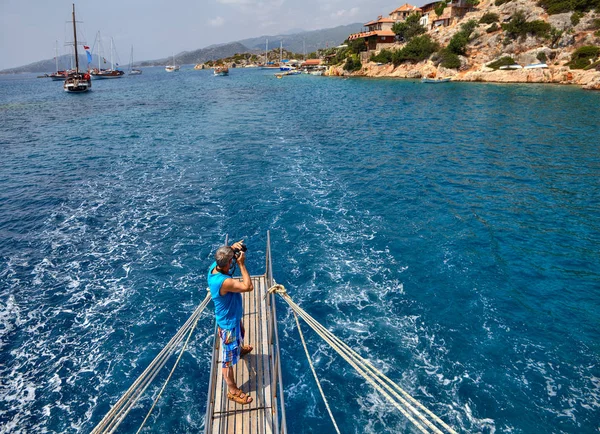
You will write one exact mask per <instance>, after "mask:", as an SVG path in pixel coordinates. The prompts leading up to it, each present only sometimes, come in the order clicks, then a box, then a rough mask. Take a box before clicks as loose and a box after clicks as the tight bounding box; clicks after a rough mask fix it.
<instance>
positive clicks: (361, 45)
mask: <svg viewBox="0 0 600 434" xmlns="http://www.w3.org/2000/svg"><path fill="white" fill-rule="evenodd" d="M346 45H348V50H349V51H350V52H351V53H352V54H358V53H360V52H361V51H367V43H366V41H365V38H358V39H353V40H352V41H347V42H346Z"/></svg>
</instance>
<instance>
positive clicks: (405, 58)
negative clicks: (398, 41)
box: [392, 35, 440, 66]
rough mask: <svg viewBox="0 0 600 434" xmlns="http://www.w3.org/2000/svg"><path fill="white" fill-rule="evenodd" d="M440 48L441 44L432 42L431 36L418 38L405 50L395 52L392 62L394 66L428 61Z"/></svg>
mask: <svg viewBox="0 0 600 434" xmlns="http://www.w3.org/2000/svg"><path fill="white" fill-rule="evenodd" d="M439 47H440V46H439V44H438V43H437V42H435V41H434V40H432V39H431V37H430V36H429V35H422V36H416V37H414V38H412V39H411V40H410V42H408V43H407V44H406V45H405V46H404V48H402V49H401V50H397V51H395V52H394V54H393V55H392V62H393V63H394V66H398V65H399V64H401V63H404V62H413V63H416V62H420V61H422V60H425V59H428V58H429V56H431V55H432V54H433V53H435V52H436V51H437V50H438V49H439Z"/></svg>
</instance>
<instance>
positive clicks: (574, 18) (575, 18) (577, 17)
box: [571, 12, 583, 27]
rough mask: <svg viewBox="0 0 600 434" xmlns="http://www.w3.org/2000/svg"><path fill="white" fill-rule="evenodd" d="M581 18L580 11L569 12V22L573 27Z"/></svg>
mask: <svg viewBox="0 0 600 434" xmlns="http://www.w3.org/2000/svg"><path fill="white" fill-rule="evenodd" d="M582 18H583V13H582V12H573V13H572V14H571V24H572V25H573V27H575V26H576V25H577V24H579V22H580V21H581V19H582Z"/></svg>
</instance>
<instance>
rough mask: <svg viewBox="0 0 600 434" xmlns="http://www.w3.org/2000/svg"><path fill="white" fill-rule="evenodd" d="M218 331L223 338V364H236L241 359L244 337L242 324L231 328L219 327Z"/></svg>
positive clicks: (224, 365) (223, 365) (227, 365)
mask: <svg viewBox="0 0 600 434" xmlns="http://www.w3.org/2000/svg"><path fill="white" fill-rule="evenodd" d="M218 331H219V338H221V360H222V364H221V366H222V367H223V368H229V367H231V366H233V365H235V364H236V363H237V362H238V360H239V359H240V351H241V350H242V345H243V342H244V337H243V336H242V333H241V327H240V326H237V327H234V328H233V329H231V330H229V329H222V328H221V327H218Z"/></svg>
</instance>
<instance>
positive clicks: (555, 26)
mask: <svg viewBox="0 0 600 434" xmlns="http://www.w3.org/2000/svg"><path fill="white" fill-rule="evenodd" d="M599 12H600V11H590V12H588V13H580V12H567V13H560V14H554V15H549V14H548V12H547V11H546V10H544V9H543V8H542V7H540V6H538V5H537V3H535V2H533V1H530V0H515V1H509V2H503V1H502V0H496V1H495V2H492V1H491V0H484V1H482V2H481V3H479V4H477V5H474V4H473V2H472V1H470V0H452V1H451V2H449V3H447V4H446V3H443V2H433V3H428V4H426V5H423V6H421V7H415V6H412V5H410V4H405V5H403V6H401V7H399V8H398V9H396V10H394V11H392V12H390V13H389V14H388V15H387V16H379V17H377V19H375V20H373V21H370V22H368V23H366V24H365V27H366V28H367V29H366V31H365V32H362V33H358V34H353V35H349V37H348V40H349V41H353V40H360V39H362V40H364V41H365V46H366V47H367V49H366V50H365V51H361V52H360V61H361V65H362V66H361V68H360V69H358V70H356V71H353V72H350V71H347V70H345V69H344V67H343V66H336V67H334V68H332V70H331V71H330V73H331V74H334V75H359V76H366V77H402V78H422V77H430V78H435V77H451V79H452V80H455V81H487V82H502V83H511V82H526V83H561V84H579V85H582V86H583V87H584V88H586V89H596V90H598V89H600V61H599V58H600V13H599ZM411 15H415V16H417V17H418V18H419V24H420V25H421V26H423V27H424V28H425V30H426V33H425V34H426V35H429V36H430V38H431V40H433V41H434V42H436V43H437V44H439V46H441V47H443V46H446V47H447V46H448V45H449V44H451V43H452V42H453V38H454V40H456V39H458V38H457V35H458V36H459V37H460V36H462V35H461V34H460V33H461V32H462V33H464V32H463V30H464V27H465V24H466V23H469V24H470V25H472V26H473V29H472V31H471V33H470V34H469V35H468V36H466V39H467V44H466V46H465V47H464V51H463V52H462V53H460V54H458V57H459V60H460V64H459V65H458V64H457V65H456V67H454V68H448V67H445V66H444V65H443V62H442V61H441V60H442V59H441V57H442V56H439V55H437V56H436V54H433V55H432V56H430V57H429V58H427V59H425V60H422V61H417V62H403V63H401V64H399V65H394V64H393V63H391V62H390V63H383V62H380V61H372V59H373V58H374V57H375V58H376V56H377V54H379V53H381V52H382V51H384V50H390V51H393V50H400V49H402V48H403V47H405V46H406V45H407V44H406V42H404V41H399V40H398V37H397V35H396V34H395V32H394V31H393V30H392V28H393V26H394V25H395V24H396V23H398V22H405V21H406V20H407V19H409V17H410V16H411ZM515 17H518V18H519V19H521V20H522V19H523V18H524V19H525V23H536V24H538V25H539V26H540V27H541V28H542V29H547V30H545V31H539V32H537V34H536V32H535V31H532V32H527V31H524V32H522V33H521V34H518V35H516V37H514V36H515V35H514V34H510V30H512V29H510V27H509V26H507V24H510V23H511V21H514V20H515ZM540 23H541V25H540ZM532 28H533V27H532ZM582 47H583V48H584V49H583V50H581V49H582ZM588 47H589V48H588ZM578 50H579V52H581V51H584V52H588V51H589V52H590V53H593V54H591V55H590V56H589V58H587V59H586V61H585V62H583V64H582V63H578V62H576V60H577V58H575V59H574V58H573V56H574V55H575V56H577V54H578ZM501 59H506V61H505V62H504V63H506V64H504V65H501V66H499V67H498V65H494V63H495V62H497V61H498V60H501ZM501 63H502V62H501ZM576 63H578V64H576ZM582 66H583V67H582Z"/></svg>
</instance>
